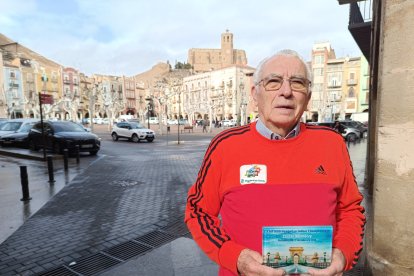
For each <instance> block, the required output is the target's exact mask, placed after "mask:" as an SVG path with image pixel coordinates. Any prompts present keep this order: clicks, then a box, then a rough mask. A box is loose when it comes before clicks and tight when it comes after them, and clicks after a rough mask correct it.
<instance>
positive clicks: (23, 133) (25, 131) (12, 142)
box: [0, 122, 36, 148]
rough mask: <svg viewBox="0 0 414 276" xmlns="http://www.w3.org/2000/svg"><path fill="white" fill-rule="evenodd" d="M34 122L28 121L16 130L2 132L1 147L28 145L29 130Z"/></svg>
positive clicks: (25, 146)
mask: <svg viewBox="0 0 414 276" xmlns="http://www.w3.org/2000/svg"><path fill="white" fill-rule="evenodd" d="M35 123H36V122H28V123H25V124H23V125H22V126H21V127H20V128H19V129H18V130H17V131H15V132H12V133H8V134H4V135H2V136H1V137H0V145H1V146H2V147H7V146H11V147H20V148H28V147H29V132H30V129H32V127H33V125H34V124H35Z"/></svg>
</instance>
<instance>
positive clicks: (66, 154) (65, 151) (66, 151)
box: [63, 149, 69, 171]
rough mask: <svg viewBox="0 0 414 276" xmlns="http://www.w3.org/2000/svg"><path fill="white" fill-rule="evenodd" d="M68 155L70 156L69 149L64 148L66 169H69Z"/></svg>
mask: <svg viewBox="0 0 414 276" xmlns="http://www.w3.org/2000/svg"><path fill="white" fill-rule="evenodd" d="M68 157H69V152H68V149H64V150H63V164H64V167H65V171H67V170H68Z"/></svg>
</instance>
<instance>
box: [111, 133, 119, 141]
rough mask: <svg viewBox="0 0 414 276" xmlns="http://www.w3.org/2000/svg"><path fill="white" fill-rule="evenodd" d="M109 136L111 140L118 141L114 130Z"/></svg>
mask: <svg viewBox="0 0 414 276" xmlns="http://www.w3.org/2000/svg"><path fill="white" fill-rule="evenodd" d="M111 136H112V140H113V141H118V135H117V134H116V133H115V132H114V133H112V135H111Z"/></svg>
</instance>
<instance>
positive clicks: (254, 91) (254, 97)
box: [250, 85, 258, 106]
mask: <svg viewBox="0 0 414 276" xmlns="http://www.w3.org/2000/svg"><path fill="white" fill-rule="evenodd" d="M257 93H258V91H257V88H256V85H253V86H252V88H251V89H250V95H251V96H252V99H253V103H254V105H255V106H257Z"/></svg>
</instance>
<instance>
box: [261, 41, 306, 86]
mask: <svg viewBox="0 0 414 276" xmlns="http://www.w3.org/2000/svg"><path fill="white" fill-rule="evenodd" d="M277 56H291V57H296V58H298V59H299V60H300V61H301V62H302V63H303V65H304V66H305V68H306V78H307V79H308V80H310V81H312V71H311V69H310V67H309V65H308V63H307V62H306V61H305V60H304V59H303V58H302V57H301V56H300V55H299V54H298V53H297V52H296V51H293V50H290V49H285V50H281V51H279V52H277V53H276V54H274V55H272V56H269V57H267V58H265V59H263V60H262V61H261V62H260V63H259V65H258V66H257V68H256V71H255V72H254V74H253V83H254V85H256V84H257V83H258V82H259V81H260V80H261V75H262V71H263V67H264V65H265V64H266V63H267V62H268V61H269V60H270V59H272V58H275V57H277Z"/></svg>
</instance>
